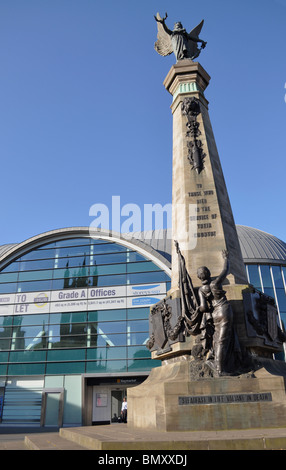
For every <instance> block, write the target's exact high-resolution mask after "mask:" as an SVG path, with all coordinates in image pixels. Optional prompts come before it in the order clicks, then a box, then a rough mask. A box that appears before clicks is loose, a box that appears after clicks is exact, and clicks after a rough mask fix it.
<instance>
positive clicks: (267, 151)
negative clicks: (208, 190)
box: [0, 0, 286, 244]
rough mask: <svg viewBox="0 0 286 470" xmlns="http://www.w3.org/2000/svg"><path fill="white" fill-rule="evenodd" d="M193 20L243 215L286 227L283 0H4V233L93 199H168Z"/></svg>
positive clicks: (69, 221)
mask: <svg viewBox="0 0 286 470" xmlns="http://www.w3.org/2000/svg"><path fill="white" fill-rule="evenodd" d="M157 11H159V12H160V13H161V15H163V14H164V13H165V11H167V12H168V20H167V24H168V25H169V27H171V28H172V27H173V24H174V22H175V21H181V22H182V23H183V25H184V27H186V29H188V30H191V29H192V28H193V27H194V26H195V25H197V23H198V22H199V21H200V20H201V19H203V18H204V20H205V24H204V27H203V30H202V33H201V37H202V38H203V39H204V40H206V41H207V42H208V44H207V47H206V49H205V50H204V51H203V53H202V54H201V55H200V58H199V61H200V62H201V64H202V66H203V67H204V68H205V69H206V70H207V72H208V73H209V74H210V75H211V82H210V85H209V87H208V89H207V90H206V93H205V94H206V97H207V99H208V100H209V102H210V105H209V110H210V116H211V120H212V125H213V129H214V133H215V138H216V142H217V146H218V150H219V154H220V158H221V162H222V166H223V170H224V175H225V179H226V183H227V187H228V191H229V196H230V200H231V204H232V208H233V213H234V218H235V221H236V223H237V224H242V225H248V226H252V227H255V228H259V229H261V230H264V231H266V232H269V233H272V234H273V235H276V236H277V237H279V238H281V239H283V240H284V241H286V223H285V186H286V178H285V147H286V146H285V141H286V132H285V130H286V129H285V121H286V102H285V94H286V88H285V83H286V61H285V59H286V37H285V36H286V0H240V1H234V0H232V1H229V0H204V1H201V2H200V1H198V2H195V1H190V0H180V1H178V2H174V1H173V0H164V1H163V0H145V1H136V0H132V1H131V0H121V1H118V0H109V1H108V0H106V1H98V0H0V155H1V189H0V190H1V221H2V224H1V231H0V244H5V243H13V242H21V241H23V240H25V239H27V238H29V237H32V236H34V235H36V234H39V233H42V232H45V231H48V230H52V229H57V228H63V227H71V226H84V225H87V226H88V225H90V223H91V222H92V220H93V219H94V217H91V216H90V215H89V209H90V207H91V206H92V205H93V204H95V203H102V204H106V205H107V206H109V207H110V206H111V197H112V196H120V198H121V204H122V205H124V204H126V203H134V204H138V205H139V206H140V207H141V208H142V209H143V205H144V204H155V203H160V204H162V205H164V204H167V203H170V202H171V197H172V196H171V170H172V167H171V163H172V116H171V111H170V104H171V96H170V95H169V94H168V93H167V92H166V90H165V88H164V86H163V80H164V78H165V76H166V75H167V73H168V71H169V69H170V67H171V65H172V64H173V63H174V62H175V58H174V56H173V55H172V56H169V57H165V58H163V57H161V56H159V55H158V54H157V53H156V52H155V51H154V42H155V40H156V34H157V32H156V29H157V28H156V23H155V20H154V18H153V15H154V14H156V12H157Z"/></svg>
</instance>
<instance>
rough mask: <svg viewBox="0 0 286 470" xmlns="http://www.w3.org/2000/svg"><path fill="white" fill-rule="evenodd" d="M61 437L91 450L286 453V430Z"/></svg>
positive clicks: (118, 431) (82, 432) (98, 429)
mask: <svg viewBox="0 0 286 470" xmlns="http://www.w3.org/2000/svg"><path fill="white" fill-rule="evenodd" d="M60 436H61V437H62V438H65V439H67V440H70V441H72V442H74V443H76V444H78V445H80V446H83V447H85V448H87V449H91V450H104V451H108V450H149V451H152V450H266V449H267V450H275V449H279V450H282V449H285V450H286V429H243V430H236V431H209V432H208V431H200V432H196V431H192V432H158V431H152V430H149V431H148V430H141V429H134V428H130V427H128V426H127V425H126V424H119V425H105V426H83V427H80V428H62V429H60Z"/></svg>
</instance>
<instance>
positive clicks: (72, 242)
mask: <svg viewBox="0 0 286 470" xmlns="http://www.w3.org/2000/svg"><path fill="white" fill-rule="evenodd" d="M90 241H91V240H90V238H88V237H86V238H85V237H79V238H66V239H64V240H58V241H57V242H56V246H57V247H60V246H78V245H90Z"/></svg>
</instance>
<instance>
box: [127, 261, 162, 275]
mask: <svg viewBox="0 0 286 470" xmlns="http://www.w3.org/2000/svg"><path fill="white" fill-rule="evenodd" d="M144 271H161V270H160V268H158V266H156V265H155V264H154V263H152V261H145V262H141V263H128V264H127V272H128V273H140V272H144Z"/></svg>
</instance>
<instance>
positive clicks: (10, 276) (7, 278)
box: [0, 272, 18, 283]
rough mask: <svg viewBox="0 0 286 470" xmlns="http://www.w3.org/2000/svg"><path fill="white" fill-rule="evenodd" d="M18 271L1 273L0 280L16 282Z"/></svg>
mask: <svg viewBox="0 0 286 470" xmlns="http://www.w3.org/2000/svg"><path fill="white" fill-rule="evenodd" d="M17 280H18V273H3V272H2V273H1V274H0V282H1V283H2V282H17Z"/></svg>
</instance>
